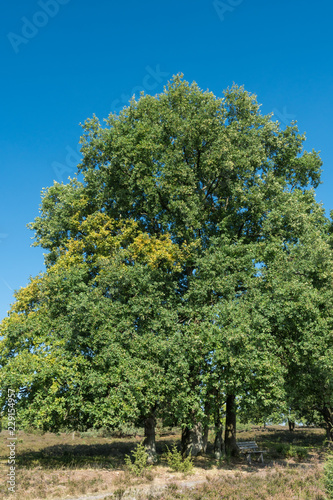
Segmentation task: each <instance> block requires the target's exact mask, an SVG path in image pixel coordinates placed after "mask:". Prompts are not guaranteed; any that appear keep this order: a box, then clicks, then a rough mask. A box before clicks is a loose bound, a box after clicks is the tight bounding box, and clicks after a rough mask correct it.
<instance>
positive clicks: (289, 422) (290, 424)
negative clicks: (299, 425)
mask: <svg viewBox="0 0 333 500" xmlns="http://www.w3.org/2000/svg"><path fill="white" fill-rule="evenodd" d="M288 425H289V430H290V432H293V431H294V430H295V422H293V421H292V420H289V418H288Z"/></svg>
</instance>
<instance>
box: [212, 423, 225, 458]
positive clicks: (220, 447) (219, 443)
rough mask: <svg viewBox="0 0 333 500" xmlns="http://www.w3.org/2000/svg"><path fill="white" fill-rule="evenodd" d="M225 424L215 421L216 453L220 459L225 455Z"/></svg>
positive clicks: (216, 456)
mask: <svg viewBox="0 0 333 500" xmlns="http://www.w3.org/2000/svg"><path fill="white" fill-rule="evenodd" d="M222 433H223V426H222V424H221V423H220V422H216V423H215V441H214V455H215V458H216V460H220V458H222V456H223V455H224V443H223V437H222Z"/></svg>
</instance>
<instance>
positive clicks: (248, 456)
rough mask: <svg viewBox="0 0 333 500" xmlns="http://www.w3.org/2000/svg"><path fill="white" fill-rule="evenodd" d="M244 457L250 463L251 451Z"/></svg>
mask: <svg viewBox="0 0 333 500" xmlns="http://www.w3.org/2000/svg"><path fill="white" fill-rule="evenodd" d="M246 458H247V463H248V464H249V465H251V453H248V454H247V456H246Z"/></svg>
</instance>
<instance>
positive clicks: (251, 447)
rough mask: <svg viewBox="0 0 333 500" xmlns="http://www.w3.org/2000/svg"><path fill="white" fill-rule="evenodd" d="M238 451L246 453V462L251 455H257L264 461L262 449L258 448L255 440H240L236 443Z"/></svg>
mask: <svg viewBox="0 0 333 500" xmlns="http://www.w3.org/2000/svg"><path fill="white" fill-rule="evenodd" d="M237 446H238V449H239V452H240V453H244V454H246V458H247V461H248V463H249V464H250V463H251V455H252V454H255V455H259V458H258V460H260V459H261V463H264V453H266V452H265V451H264V450H259V448H258V445H257V443H256V442H255V441H242V442H240V441H239V442H238V443H237Z"/></svg>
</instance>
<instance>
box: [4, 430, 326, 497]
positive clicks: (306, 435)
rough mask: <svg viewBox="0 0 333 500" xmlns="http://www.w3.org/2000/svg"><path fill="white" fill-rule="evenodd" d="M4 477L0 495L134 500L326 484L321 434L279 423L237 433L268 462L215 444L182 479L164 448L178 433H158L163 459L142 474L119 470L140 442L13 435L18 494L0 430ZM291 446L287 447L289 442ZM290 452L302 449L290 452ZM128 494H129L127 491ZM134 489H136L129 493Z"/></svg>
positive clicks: (278, 493) (309, 491) (313, 493)
mask: <svg viewBox="0 0 333 500" xmlns="http://www.w3.org/2000/svg"><path fill="white" fill-rule="evenodd" d="M1 437H2V439H1V441H0V456H1V457H0V458H1V464H2V474H1V475H2V478H4V480H3V481H2V482H1V487H0V499H5V498H8V497H9V496H10V498H12V500H17V499H19V500H22V498H24V499H26V500H37V499H64V498H66V497H67V498H73V497H78V498H79V497H83V496H85V495H98V494H103V493H105V495H106V497H107V494H108V493H109V494H110V495H111V493H114V495H113V496H112V497H111V496H110V498H124V499H126V498H130V497H132V498H133V495H135V498H137V499H151V500H152V499H160V500H171V499H184V500H187V499H191V500H192V499H193V500H199V499H204V500H215V499H220V498H226V499H240V498H241V499H245V500H246V499H253V500H254V499H270V500H271V499H279V500H291V499H311V500H313V499H314V500H316V499H317V500H319V499H325V498H327V497H326V496H325V492H324V486H323V462H324V458H325V448H324V447H323V442H324V438H325V435H324V432H323V431H322V430H321V429H297V430H296V431H295V432H294V433H289V432H288V431H287V430H286V429H285V428H283V427H278V426H276V427H270V428H268V429H260V428H258V427H253V428H252V429H251V430H246V431H241V432H239V439H240V440H252V439H255V440H256V441H257V442H258V444H259V446H261V447H264V449H267V450H268V453H267V454H266V456H265V464H264V465H261V464H257V463H254V464H253V465H252V466H249V465H247V464H246V462H245V461H244V460H241V459H239V460H229V461H228V460H224V461H222V462H221V463H217V462H216V461H215V460H214V459H213V455H212V445H210V446H209V447H208V450H207V455H206V456H205V457H198V458H197V459H196V460H195V462H194V465H195V467H194V472H193V474H192V475H191V476H188V477H186V478H184V476H183V475H182V474H180V473H172V472H171V471H170V469H169V468H168V466H167V463H166V456H165V452H166V446H169V448H171V447H172V445H173V444H174V443H178V442H179V438H180V435H168V436H160V437H159V439H158V446H157V448H158V453H159V454H160V461H159V463H158V465H156V466H154V467H153V470H152V471H151V472H148V473H146V474H145V475H144V476H143V477H139V478H136V477H133V476H132V475H130V474H129V473H128V472H127V471H125V470H124V457H125V455H126V454H129V453H130V451H131V449H133V447H134V446H135V444H137V443H138V442H139V441H140V440H141V437H140V436H136V437H127V438H114V437H100V436H99V437H98V436H94V435H88V434H82V435H81V436H80V435H79V434H76V435H75V437H74V439H73V436H72V434H60V435H55V434H50V433H47V434H44V435H36V434H26V433H23V432H19V433H18V434H17V437H18V440H17V457H18V463H17V481H16V493H15V494H13V493H9V492H8V491H7V485H6V479H7V478H6V474H7V472H8V468H7V465H6V461H7V459H6V456H7V453H8V451H7V448H6V444H7V443H8V441H7V434H6V432H2V433H1ZM290 446H291V447H290ZM295 450H296V451H297V450H298V452H299V453H294V452H295ZM130 492H131V493H130ZM134 492H135V493H134Z"/></svg>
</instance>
